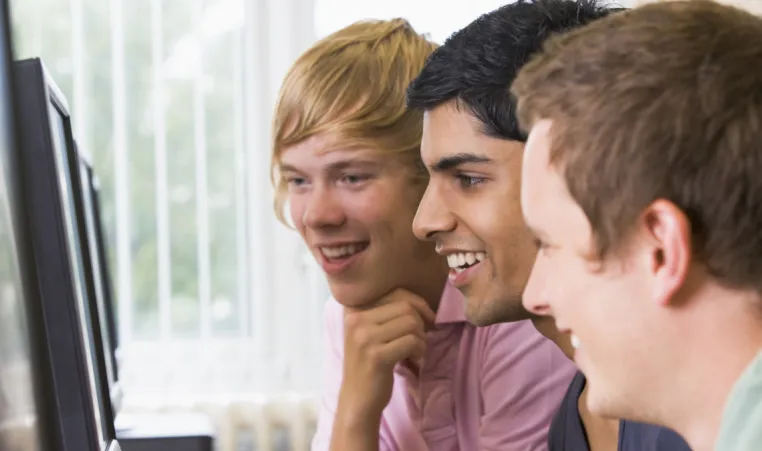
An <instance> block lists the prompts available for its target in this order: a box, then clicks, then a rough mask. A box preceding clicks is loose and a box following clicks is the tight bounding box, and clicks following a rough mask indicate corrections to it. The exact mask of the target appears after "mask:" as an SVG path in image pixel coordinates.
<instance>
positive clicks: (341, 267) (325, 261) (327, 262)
mask: <svg viewBox="0 0 762 451" xmlns="http://www.w3.org/2000/svg"><path fill="white" fill-rule="evenodd" d="M352 244H365V245H366V248H365V249H363V250H361V251H360V252H358V253H356V254H354V255H352V256H351V257H348V258H343V259H341V260H332V259H329V258H328V257H326V256H325V254H323V251H322V250H321V249H320V248H321V247H340V246H349V245H352ZM369 248H370V242H369V241H340V242H339V241H334V242H330V243H327V242H325V243H320V244H317V245H315V246H314V249H315V256H316V257H317V260H318V263H319V264H320V267H321V268H323V271H324V272H325V274H326V275H327V276H329V277H338V276H340V275H342V274H343V273H345V272H346V271H348V270H349V269H350V268H351V267H352V266H353V265H355V264H356V263H357V262H358V261H359V260H360V259H362V257H363V256H364V255H365V253H366V252H367V251H368V249H369Z"/></svg>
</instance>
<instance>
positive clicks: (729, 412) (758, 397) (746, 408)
mask: <svg viewBox="0 0 762 451" xmlns="http://www.w3.org/2000/svg"><path fill="white" fill-rule="evenodd" d="M714 449H715V451H760V450H762V352H760V353H759V354H757V357H756V358H755V359H754V360H753V361H752V362H751V364H750V365H749V366H748V367H747V368H746V370H744V372H743V374H742V375H741V378H740V379H738V382H736V384H735V386H734V387H733V391H731V392H730V398H729V399H728V402H727V403H726V404H725V411H724V412H723V415H722V424H721V425H720V434H719V437H718V438H717V443H716V444H715V448H714Z"/></svg>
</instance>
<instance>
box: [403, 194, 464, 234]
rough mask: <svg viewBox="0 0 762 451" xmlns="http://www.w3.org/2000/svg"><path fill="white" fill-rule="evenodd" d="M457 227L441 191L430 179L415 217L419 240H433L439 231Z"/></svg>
mask: <svg viewBox="0 0 762 451" xmlns="http://www.w3.org/2000/svg"><path fill="white" fill-rule="evenodd" d="M454 229H455V219H454V217H453V215H452V213H451V212H450V211H449V210H448V208H447V205H446V204H445V203H444V199H443V198H442V196H441V194H440V193H439V191H438V190H437V189H436V187H435V186H434V185H433V184H432V182H431V181H429V185H428V186H427V187H426V191H425V192H424V193H423V197H422V198H421V202H420V204H418V211H416V213H415V218H414V219H413V233H415V236H417V237H418V239H419V240H431V239H433V238H434V237H435V236H436V234H437V233H440V232H449V231H452V230H454Z"/></svg>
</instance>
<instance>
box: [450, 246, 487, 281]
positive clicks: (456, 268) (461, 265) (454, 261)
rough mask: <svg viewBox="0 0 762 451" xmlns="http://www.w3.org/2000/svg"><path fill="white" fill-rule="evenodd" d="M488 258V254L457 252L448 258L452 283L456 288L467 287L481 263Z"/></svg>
mask: <svg viewBox="0 0 762 451" xmlns="http://www.w3.org/2000/svg"><path fill="white" fill-rule="evenodd" d="M486 258H487V253H486V252H456V253H452V254H449V255H448V256H447V265H448V266H449V267H450V275H449V279H450V282H451V283H452V284H453V285H455V287H459V286H464V285H467V284H468V283H469V282H470V280H471V278H472V277H473V276H474V273H475V272H476V271H477V270H478V268H479V267H480V264H481V262H483V261H484V260H485V259H486Z"/></svg>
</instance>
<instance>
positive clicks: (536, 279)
mask: <svg viewBox="0 0 762 451" xmlns="http://www.w3.org/2000/svg"><path fill="white" fill-rule="evenodd" d="M544 272H545V271H544V270H543V267H542V262H541V261H540V257H538V258H537V260H535V263H534V266H533V267H532V272H531V273H530V274H529V280H528V281H527V285H526V287H524V294H523V296H522V297H521V299H522V301H521V302H522V303H523V304H524V308H525V309H527V311H528V312H530V313H533V314H535V315H537V316H553V310H552V309H551V308H550V303H549V302H548V299H549V294H550V293H549V291H548V288H549V287H548V285H547V283H546V278H545V276H544V274H543V273H544Z"/></svg>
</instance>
